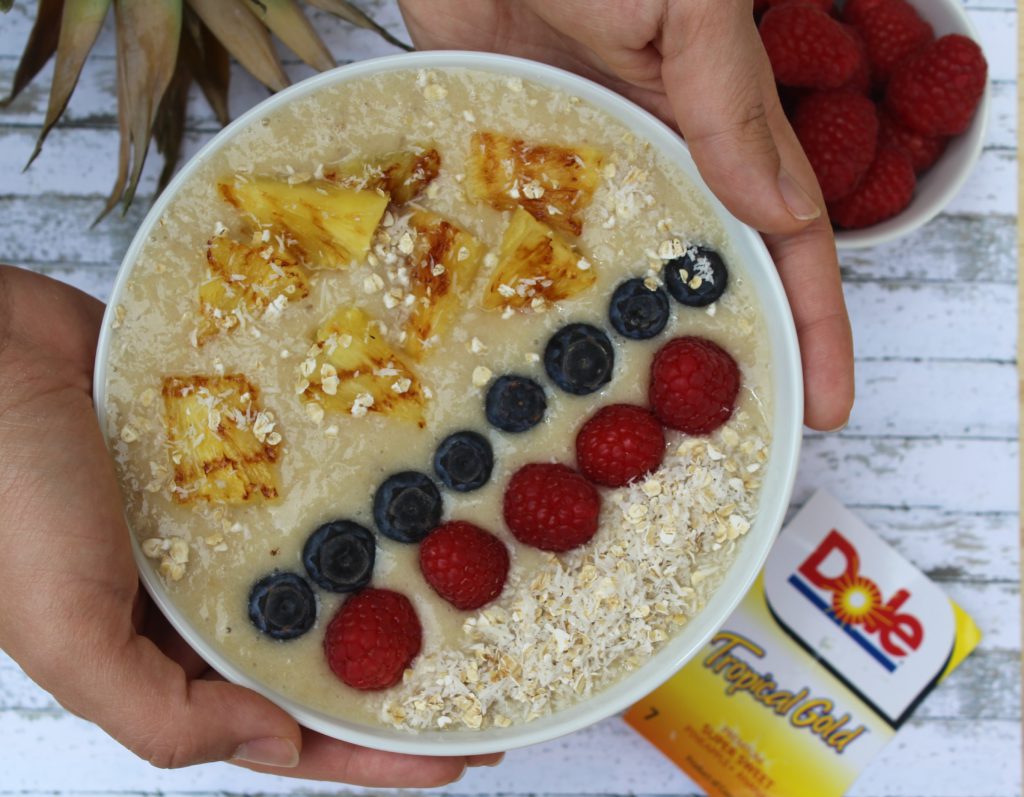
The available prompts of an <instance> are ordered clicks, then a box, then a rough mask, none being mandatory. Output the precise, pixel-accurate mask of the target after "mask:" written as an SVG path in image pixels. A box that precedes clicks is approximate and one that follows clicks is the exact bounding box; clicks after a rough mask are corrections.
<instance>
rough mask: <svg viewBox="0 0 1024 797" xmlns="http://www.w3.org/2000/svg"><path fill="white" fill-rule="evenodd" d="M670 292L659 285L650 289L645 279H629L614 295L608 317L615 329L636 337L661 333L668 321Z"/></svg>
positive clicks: (624, 334)
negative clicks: (666, 291)
mask: <svg viewBox="0 0 1024 797" xmlns="http://www.w3.org/2000/svg"><path fill="white" fill-rule="evenodd" d="M668 314H669V308H668V294H667V293H665V291H664V289H663V288H661V287H658V286H655V287H654V290H651V289H650V288H648V287H647V286H646V285H645V284H644V281H643V280H642V279H640V278H639V277H638V278H636V279H631V280H626V281H625V282H623V283H622V284H621V285H619V287H618V288H616V289H615V293H613V294H612V301H611V304H610V305H609V307H608V318H609V320H610V321H611V322H612V326H613V327H615V329H616V331H617V332H618V333H619V334H620V335H622V336H624V337H627V338H632V339H633V340H646V339H647V338H653V337H654V336H655V335H657V334H659V333H660V332H661V331H662V330H663V329H664V328H665V324H667V323H668Z"/></svg>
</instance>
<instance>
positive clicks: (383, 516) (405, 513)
mask: <svg viewBox="0 0 1024 797" xmlns="http://www.w3.org/2000/svg"><path fill="white" fill-rule="evenodd" d="M373 519H374V522H376V524H377V528H378V529H380V533H381V534H383V535H384V536H385V537H390V538H391V539H393V540H397V541H398V542H419V541H420V540H422V539H423V538H424V537H426V536H427V535H428V534H429V533H430V532H431V531H433V530H434V529H435V528H437V526H438V524H439V523H440V522H441V493H440V491H439V490H438V489H437V485H436V484H434V482H433V481H432V480H431V479H430V477H429V476H427V475H425V474H423V473H418V472H417V471H414V470H406V471H402V472H401V473H396V474H395V475H393V476H389V477H388V478H387V479H386V480H385V481H384V483H383V484H382V485H381V486H380V487H378V488H377V492H376V494H375V495H374V496H373Z"/></svg>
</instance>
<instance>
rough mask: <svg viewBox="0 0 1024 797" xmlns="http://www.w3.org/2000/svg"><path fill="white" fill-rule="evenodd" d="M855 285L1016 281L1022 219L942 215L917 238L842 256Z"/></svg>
mask: <svg viewBox="0 0 1024 797" xmlns="http://www.w3.org/2000/svg"><path fill="white" fill-rule="evenodd" d="M839 259H840V263H841V264H842V270H843V280H844V281H845V282H847V283H850V282H889V281H892V280H913V281H916V282H930V281H933V280H934V281H940V282H942V281H952V282H960V283H975V282H1008V283H1013V284H1016V281H1017V218H1016V217H1015V216H1009V215H986V216H979V215H975V214H972V215H951V214H949V213H943V214H942V215H941V216H938V217H937V218H935V219H934V220H933V221H931V222H930V223H929V224H927V225H926V226H924V227H923V228H921V229H920V230H918V231H917V232H915V233H911V234H910V235H907V236H904V237H902V238H899V239H897V240H895V241H893V242H892V243H888V244H884V245H882V246H877V247H873V248H871V249H855V250H852V251H845V252H842V253H840V258H839Z"/></svg>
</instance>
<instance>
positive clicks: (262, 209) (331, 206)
mask: <svg viewBox="0 0 1024 797" xmlns="http://www.w3.org/2000/svg"><path fill="white" fill-rule="evenodd" d="M219 189H220V193H221V196H223V197H224V199H225V200H226V201H227V202H228V203H230V204H231V205H234V206H235V207H236V208H238V209H239V210H240V211H242V212H243V213H247V214H249V215H250V216H252V217H253V218H255V219H256V221H257V223H259V224H260V225H261V226H266V227H271V228H272V229H273V230H274V231H275V232H277V233H279V234H283V235H284V236H285V237H286V238H287V239H288V240H287V244H288V246H289V247H290V248H292V249H294V250H295V251H297V252H298V253H299V254H301V255H302V258H303V260H304V261H305V263H306V265H308V266H310V267H313V268H344V267H346V266H347V265H349V263H351V262H352V261H361V260H362V259H363V258H364V257H366V253H367V251H369V248H370V241H371V240H372V239H373V233H374V231H375V230H376V229H377V224H378V223H379V222H380V219H381V216H383V215H384V210H385V209H386V208H387V206H388V198H387V196H386V195H385V194H383V193H381V192H380V191H376V190H372V189H371V190H356V189H354V188H348V187H346V186H342V185H337V184H335V183H332V182H329V181H326V180H315V181H310V182H305V183H297V184H295V185H290V184H289V183H288V182H286V181H281V180H272V179H270V178H266V177H256V178H252V179H238V180H235V181H234V182H222V183H220V185H219Z"/></svg>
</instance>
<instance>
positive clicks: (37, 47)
mask: <svg viewBox="0 0 1024 797" xmlns="http://www.w3.org/2000/svg"><path fill="white" fill-rule="evenodd" d="M5 10H6V9H5ZM63 11H64V0H39V9H38V11H36V21H35V24H34V25H33V26H32V32H31V33H30V34H29V35H28V44H26V45H25V52H23V53H22V55H21V60H20V61H19V62H18V69H17V71H16V72H15V73H14V84H13V85H12V86H11V93H10V94H8V95H7V96H6V97H4V98H3V99H2V100H0V108H6V107H7V106H8V105H10V104H11V103H12V102H14V100H15V99H16V98H17V96H18V95H19V94H21V91H22V89H24V88H25V86H27V85H28V84H29V83H31V82H32V78H34V77H35V76H36V75H38V74H39V70H40V69H42V68H43V67H44V66H46V62H47V61H49V60H50V58H51V57H52V56H53V53H54V51H55V50H56V49H57V38H58V36H59V34H60V17H61V13H62V12H63Z"/></svg>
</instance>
